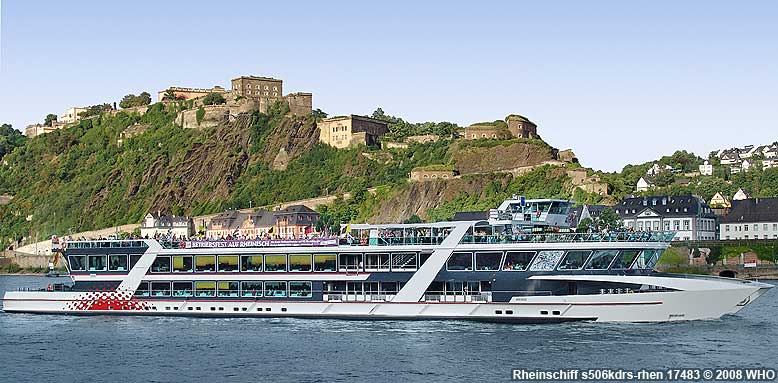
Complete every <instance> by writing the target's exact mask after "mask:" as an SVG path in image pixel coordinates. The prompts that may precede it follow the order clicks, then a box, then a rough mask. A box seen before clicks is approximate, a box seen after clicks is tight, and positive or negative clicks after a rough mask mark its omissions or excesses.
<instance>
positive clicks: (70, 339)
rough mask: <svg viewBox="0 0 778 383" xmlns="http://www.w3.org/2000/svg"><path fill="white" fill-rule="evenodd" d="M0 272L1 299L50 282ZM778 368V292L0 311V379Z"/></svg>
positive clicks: (308, 378)
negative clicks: (649, 313)
mask: <svg viewBox="0 0 778 383" xmlns="http://www.w3.org/2000/svg"><path fill="white" fill-rule="evenodd" d="M51 282H52V280H51V279H47V278H43V277H20V276H13V277H6V276H0V294H2V293H3V292H4V291H6V290H15V289H16V288H18V287H40V286H45V285H46V284H47V283H51ZM777 366H778V288H776V289H772V290H771V291H769V292H768V293H767V294H766V295H765V296H763V297H762V298H761V299H759V300H758V301H756V303H754V304H752V305H749V306H748V307H746V308H745V309H743V310H742V311H741V312H740V313H739V314H738V315H736V316H728V317H725V318H723V319H721V320H711V321H694V322H685V323H661V324H598V323H574V324H554V325H511V324H492V323H477V322H460V321H346V320H324V319H254V318H234V319H204V318H186V317H146V316H138V317H127V316H58V315H31V314H4V313H0V381H7V382H23V381H36V382H75V381H83V382H91V381H112V382H147V381H148V382H181V381H197V382H223V381H229V382H238V381H241V382H267V381H270V382H273V381H275V382H280V381H295V382H298V381H299V382H339V381H373V382H383V381H387V382H406V381H423V382H428V381H442V380H451V381H507V380H509V379H510V373H511V369H512V368H542V369H553V368H626V369H638V368H646V369H664V368H671V367H694V368H705V367H771V368H775V367H777Z"/></svg>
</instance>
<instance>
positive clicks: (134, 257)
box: [130, 254, 142, 269]
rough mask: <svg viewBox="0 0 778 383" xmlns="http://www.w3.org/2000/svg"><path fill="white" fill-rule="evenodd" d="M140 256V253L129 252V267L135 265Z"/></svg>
mask: <svg viewBox="0 0 778 383" xmlns="http://www.w3.org/2000/svg"><path fill="white" fill-rule="evenodd" d="M140 257H142V255H140V254H130V269H132V268H133V267H135V264H136V263H138V261H140Z"/></svg>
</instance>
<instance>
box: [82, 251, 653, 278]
mask: <svg viewBox="0 0 778 383" xmlns="http://www.w3.org/2000/svg"><path fill="white" fill-rule="evenodd" d="M660 254H661V251H659V250H594V251H592V250H569V251H564V250H543V251H539V252H538V251H505V252H503V251H480V252H454V253H453V254H452V255H451V257H449V259H448V261H447V262H446V269H447V270H449V271H473V270H475V271H498V270H501V271H526V270H529V271H551V270H555V269H556V270H581V269H586V270H605V269H608V268H612V269H630V268H632V269H651V268H653V266H654V264H656V261H657V260H658V259H659V255H660ZM140 257H141V256H140V255H138V254H130V255H129V256H128V255H126V254H118V255H117V254H112V255H89V256H86V255H74V256H69V257H68V262H69V264H70V269H71V271H90V272H92V271H127V270H129V269H131V268H132V267H133V266H134V265H135V263H137V262H138V260H139V259H140ZM427 258H429V254H419V253H413V252H404V253H366V254H361V253H341V254H334V253H333V254H265V255H240V256H238V255H219V256H216V255H196V256H192V255H176V256H157V258H156V259H155V260H154V262H153V263H152V265H151V270H150V271H151V272H152V273H192V272H263V271H264V272H311V271H313V272H336V271H341V272H343V271H345V272H348V271H368V272H369V271H398V272H402V271H415V270H417V269H418V267H419V266H420V265H421V264H423V263H424V262H425V261H426V260H427Z"/></svg>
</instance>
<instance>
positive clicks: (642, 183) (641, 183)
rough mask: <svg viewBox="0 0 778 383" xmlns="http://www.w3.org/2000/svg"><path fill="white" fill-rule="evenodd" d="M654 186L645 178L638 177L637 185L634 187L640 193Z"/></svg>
mask: <svg viewBox="0 0 778 383" xmlns="http://www.w3.org/2000/svg"><path fill="white" fill-rule="evenodd" d="M653 186H654V184H652V183H651V182H649V181H648V180H647V179H646V178H645V177H640V179H639V180H638V182H637V184H636V185H635V190H637V191H639V192H641V191H647V190H648V189H651V188H652V187H653Z"/></svg>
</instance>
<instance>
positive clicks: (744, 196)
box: [732, 188, 751, 201]
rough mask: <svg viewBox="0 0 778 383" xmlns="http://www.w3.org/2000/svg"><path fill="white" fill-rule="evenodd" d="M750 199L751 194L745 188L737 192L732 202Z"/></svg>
mask: <svg viewBox="0 0 778 383" xmlns="http://www.w3.org/2000/svg"><path fill="white" fill-rule="evenodd" d="M748 198H751V193H749V192H747V191H746V190H745V189H743V188H739V189H737V191H736V192H735V195H734V196H732V200H733V201H740V200H744V199H748Z"/></svg>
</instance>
